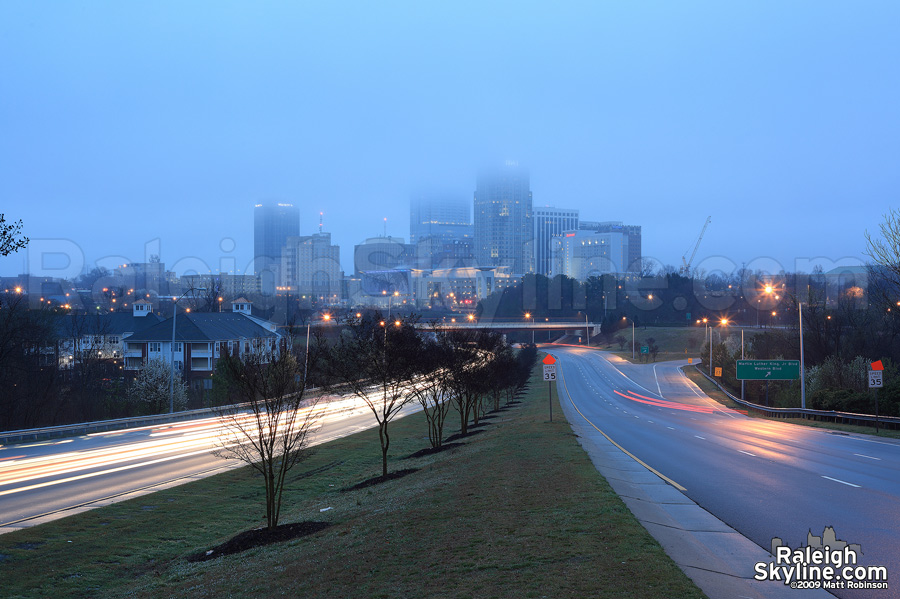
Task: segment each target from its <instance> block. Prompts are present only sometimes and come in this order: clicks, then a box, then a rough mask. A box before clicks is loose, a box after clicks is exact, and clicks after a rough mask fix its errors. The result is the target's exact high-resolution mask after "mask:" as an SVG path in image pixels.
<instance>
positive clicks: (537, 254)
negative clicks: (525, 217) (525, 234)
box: [532, 206, 578, 277]
mask: <svg viewBox="0 0 900 599" xmlns="http://www.w3.org/2000/svg"><path fill="white" fill-rule="evenodd" d="M532 223H533V224H534V234H533V236H534V272H536V273H537V274H541V275H544V276H547V277H549V276H552V275H556V274H559V273H555V272H553V268H552V263H553V262H552V260H551V249H552V241H553V238H554V237H559V236H560V235H562V234H563V231H574V230H575V229H577V228H578V210H571V209H568V208H553V207H549V206H546V207H542V208H535V209H534V212H533V215H532Z"/></svg>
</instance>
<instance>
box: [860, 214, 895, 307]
mask: <svg viewBox="0 0 900 599" xmlns="http://www.w3.org/2000/svg"><path fill="white" fill-rule="evenodd" d="M879 229H880V230H881V237H882V238H881V239H876V238H875V237H873V236H872V234H871V233H869V232H868V231H866V254H867V255H868V256H869V257H870V258H872V260H873V261H874V262H875V264H876V265H877V273H875V275H876V276H875V279H876V280H877V279H881V280H882V282H881V284H880V285H879V287H880V288H881V289H882V291H883V290H884V289H888V290H890V292H889V293H881V294H879V295H880V296H881V297H880V298H879V299H880V300H881V301H882V303H884V304H886V306H887V307H891V305H892V304H894V302H896V299H895V297H894V295H893V294H894V293H896V291H897V290H898V289H900V209H897V208H892V209H891V210H890V212H888V213H887V214H885V215H884V222H882V223H881V225H879Z"/></svg>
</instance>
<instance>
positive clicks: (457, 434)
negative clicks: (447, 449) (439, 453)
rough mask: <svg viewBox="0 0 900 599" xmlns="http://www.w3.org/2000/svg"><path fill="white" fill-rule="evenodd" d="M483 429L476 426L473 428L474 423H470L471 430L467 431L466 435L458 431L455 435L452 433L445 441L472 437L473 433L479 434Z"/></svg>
mask: <svg viewBox="0 0 900 599" xmlns="http://www.w3.org/2000/svg"><path fill="white" fill-rule="evenodd" d="M481 430H482V429H478V428H476V429H475V430H472V425H471V424H470V425H469V432H468V433H466V434H465V435H463V434H462V433H456V434H455V435H450V436H449V437H447V438H446V439H445V440H444V441H445V443H449V442H451V441H456V440H458V439H465V438H466V437H471V436H472V435H477V434H478V433H480V432H481Z"/></svg>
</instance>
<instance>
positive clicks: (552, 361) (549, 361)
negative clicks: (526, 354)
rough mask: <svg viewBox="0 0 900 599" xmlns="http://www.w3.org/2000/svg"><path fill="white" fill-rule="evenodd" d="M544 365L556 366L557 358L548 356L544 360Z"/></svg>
mask: <svg viewBox="0 0 900 599" xmlns="http://www.w3.org/2000/svg"><path fill="white" fill-rule="evenodd" d="M543 362H544V364H556V358H554V357H553V356H551V355H550V354H547V356H546V357H545V358H544V359H543Z"/></svg>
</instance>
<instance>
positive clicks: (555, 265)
mask: <svg viewBox="0 0 900 599" xmlns="http://www.w3.org/2000/svg"><path fill="white" fill-rule="evenodd" d="M625 239H626V236H625V234H624V233H622V232H614V233H595V232H593V231H585V230H581V231H566V232H564V233H563V234H562V235H561V236H558V237H554V238H553V240H552V241H551V246H552V250H551V251H552V270H553V274H554V275H566V276H567V277H571V278H573V279H577V280H579V281H586V280H587V279H589V278H591V277H599V276H601V275H605V274H614V275H615V274H619V273H622V272H624V271H623V270H622V268H623V267H622V264H623V262H624V260H625V254H624V252H625V250H626V248H627V242H626V241H625Z"/></svg>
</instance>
